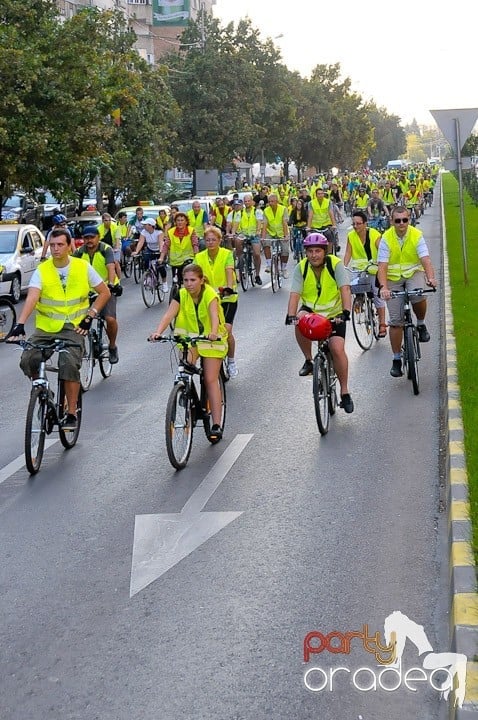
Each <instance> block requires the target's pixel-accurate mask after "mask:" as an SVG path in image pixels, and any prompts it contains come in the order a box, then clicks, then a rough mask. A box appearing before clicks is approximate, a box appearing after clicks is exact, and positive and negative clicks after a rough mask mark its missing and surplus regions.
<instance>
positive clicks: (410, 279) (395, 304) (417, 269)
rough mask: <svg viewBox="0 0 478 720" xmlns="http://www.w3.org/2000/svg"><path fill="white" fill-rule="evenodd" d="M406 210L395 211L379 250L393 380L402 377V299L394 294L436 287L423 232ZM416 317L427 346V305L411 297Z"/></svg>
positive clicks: (422, 340)
mask: <svg viewBox="0 0 478 720" xmlns="http://www.w3.org/2000/svg"><path fill="white" fill-rule="evenodd" d="M409 220H410V213H409V211H408V209H407V208H406V207H403V206H401V205H397V206H396V207H394V209H393V210H392V226H391V227H390V228H389V229H388V230H386V231H385V232H384V234H383V235H382V239H381V241H380V244H379V246H378V256H377V259H378V275H377V276H378V282H379V286H380V291H381V293H380V294H381V296H382V297H383V299H384V300H386V301H387V305H388V313H389V326H390V345H391V346H392V353H393V362H392V367H391V369H390V375H391V376H392V377H401V376H402V375H403V372H402V358H401V347H402V335H403V299H402V298H401V297H400V298H392V297H391V291H393V290H404V289H405V288H406V289H407V290H414V289H415V288H424V287H425V283H428V284H429V285H431V286H432V287H436V285H437V281H436V279H435V270H434V268H433V265H432V261H431V260H430V253H429V251H428V247H427V244H426V242H425V239H424V237H423V235H422V232H421V230H419V229H418V228H416V227H412V226H411V224H410V222H409ZM410 300H411V302H412V303H413V310H414V312H415V315H416V317H417V328H418V339H419V341H420V342H428V341H429V340H430V333H429V332H428V330H427V327H426V325H425V315H426V311H427V301H426V299H425V298H421V297H420V296H416V297H411V298H410Z"/></svg>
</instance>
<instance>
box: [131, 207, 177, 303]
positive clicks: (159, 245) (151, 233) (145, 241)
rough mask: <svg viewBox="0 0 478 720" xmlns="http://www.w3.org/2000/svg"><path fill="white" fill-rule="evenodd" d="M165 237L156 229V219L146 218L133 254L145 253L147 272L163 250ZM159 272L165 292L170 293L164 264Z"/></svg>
mask: <svg viewBox="0 0 478 720" xmlns="http://www.w3.org/2000/svg"><path fill="white" fill-rule="evenodd" d="M163 244H164V235H163V233H162V232H161V230H158V229H157V227H156V220H155V219H154V218H144V220H143V229H142V230H141V235H140V236H139V240H138V244H137V245H136V250H135V251H134V253H133V257H135V256H136V255H139V254H140V253H141V252H142V253H143V261H144V267H145V270H147V269H148V268H149V265H150V263H151V260H153V259H154V258H157V257H159V255H160V254H161V250H162V249H163ZM158 271H159V274H160V276H161V281H162V288H163V292H165V293H166V292H168V290H169V288H168V283H167V273H166V268H165V266H164V264H163V263H161V264H159V265H158Z"/></svg>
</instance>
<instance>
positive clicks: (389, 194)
mask: <svg viewBox="0 0 478 720" xmlns="http://www.w3.org/2000/svg"><path fill="white" fill-rule="evenodd" d="M382 200H383V202H384V203H385V205H393V203H395V202H396V200H395V197H394V194H393V190H392V189H391V188H390V190H384V191H383V195H382Z"/></svg>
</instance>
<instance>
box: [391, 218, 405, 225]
mask: <svg viewBox="0 0 478 720" xmlns="http://www.w3.org/2000/svg"><path fill="white" fill-rule="evenodd" d="M393 222H394V223H395V225H400V223H407V222H408V218H395V219H394V221H393Z"/></svg>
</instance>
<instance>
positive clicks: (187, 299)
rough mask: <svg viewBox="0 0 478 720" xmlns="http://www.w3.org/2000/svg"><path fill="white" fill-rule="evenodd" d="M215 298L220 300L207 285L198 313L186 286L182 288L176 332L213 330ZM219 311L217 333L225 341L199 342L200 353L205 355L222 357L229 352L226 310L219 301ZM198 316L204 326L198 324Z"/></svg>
mask: <svg viewBox="0 0 478 720" xmlns="http://www.w3.org/2000/svg"><path fill="white" fill-rule="evenodd" d="M215 298H216V299H217V300H219V297H218V294H217V293H216V291H215V290H214V289H213V288H212V287H210V286H209V285H205V286H204V290H203V293H202V297H201V300H200V301H199V303H198V305H197V315H196V308H195V306H194V301H193V299H192V297H191V295H190V294H189V292H188V291H187V290H186V288H181V289H180V291H179V312H178V314H177V316H176V324H175V326H174V332H175V333H176V334H177V335H190V336H194V335H209V333H210V332H211V318H210V317H209V305H210V303H211V302H212V301H213V300H214V299H215ZM218 313H219V327H218V329H217V334H218V335H219V336H220V337H221V338H222V339H223V342H211V343H207V342H201V343H198V345H197V348H198V351H199V353H200V355H203V356H204V357H222V356H223V355H225V354H226V352H227V330H226V326H225V324H224V312H223V309H222V307H221V303H220V302H218ZM198 317H199V320H200V322H201V324H202V328H200V327H199V325H198Z"/></svg>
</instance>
